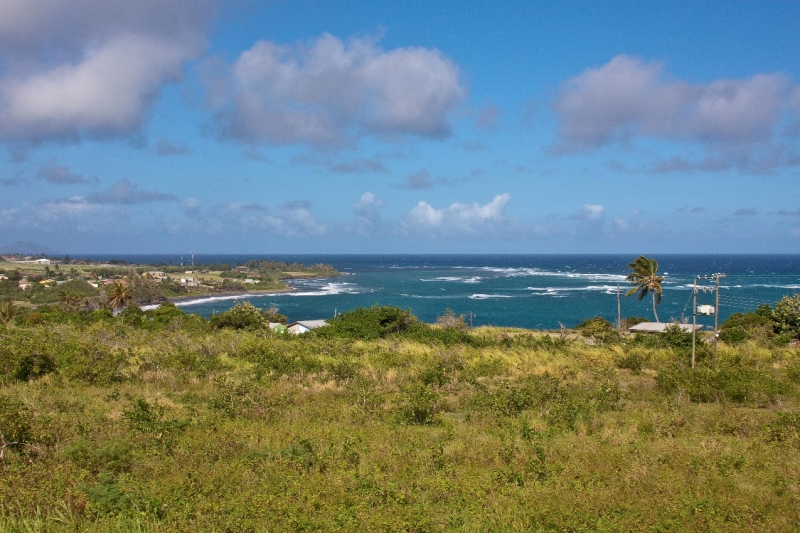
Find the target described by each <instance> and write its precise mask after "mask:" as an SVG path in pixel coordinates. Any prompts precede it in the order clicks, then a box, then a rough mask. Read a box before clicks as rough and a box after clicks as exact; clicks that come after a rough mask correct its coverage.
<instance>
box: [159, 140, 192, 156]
mask: <svg viewBox="0 0 800 533" xmlns="http://www.w3.org/2000/svg"><path fill="white" fill-rule="evenodd" d="M156 153H157V154H158V155H160V156H167V155H185V154H188V153H189V145H188V144H186V142H184V141H177V142H172V141H169V140H167V139H161V140H160V141H158V142H157V143H156Z"/></svg>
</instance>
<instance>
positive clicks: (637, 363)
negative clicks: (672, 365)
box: [614, 347, 650, 374]
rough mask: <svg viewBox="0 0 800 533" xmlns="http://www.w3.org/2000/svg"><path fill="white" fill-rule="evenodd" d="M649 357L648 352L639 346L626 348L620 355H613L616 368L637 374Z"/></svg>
mask: <svg viewBox="0 0 800 533" xmlns="http://www.w3.org/2000/svg"><path fill="white" fill-rule="evenodd" d="M649 359H650V354H649V353H648V352H647V351H646V350H642V349H640V348H637V347H634V348H626V350H625V352H624V353H623V354H622V355H621V356H616V357H614V364H616V365H617V368H624V369H627V370H630V371H631V372H633V373H634V374H639V373H641V371H642V370H643V369H644V365H645V364H646V363H647V361H648V360H649Z"/></svg>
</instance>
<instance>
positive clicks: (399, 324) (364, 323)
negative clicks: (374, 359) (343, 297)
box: [314, 305, 418, 340]
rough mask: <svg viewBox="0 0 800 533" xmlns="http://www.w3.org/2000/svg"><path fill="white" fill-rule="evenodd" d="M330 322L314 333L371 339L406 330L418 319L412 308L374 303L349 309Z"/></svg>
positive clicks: (322, 335) (323, 335) (325, 335)
mask: <svg viewBox="0 0 800 533" xmlns="http://www.w3.org/2000/svg"><path fill="white" fill-rule="evenodd" d="M328 323H329V324H330V325H329V326H328V327H324V328H319V329H316V330H314V334H315V335H317V336H320V337H338V338H344V339H361V340H369V339H378V338H381V337H386V336H387V335H390V334H392V333H399V332H402V331H406V330H407V329H409V328H410V327H411V326H413V325H415V324H417V323H418V321H417V317H415V316H414V315H413V314H411V310H410V309H406V310H403V309H401V308H399V307H391V306H378V305H373V306H372V307H369V308H366V307H359V308H357V309H353V310H352V311H347V312H346V313H342V314H341V315H339V316H337V317H336V318H334V319H333V320H330V321H329V322H328Z"/></svg>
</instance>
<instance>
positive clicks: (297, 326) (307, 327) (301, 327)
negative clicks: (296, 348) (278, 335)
mask: <svg viewBox="0 0 800 533" xmlns="http://www.w3.org/2000/svg"><path fill="white" fill-rule="evenodd" d="M327 325H328V322H326V321H325V320H300V321H298V322H293V323H292V324H290V325H289V327H288V328H286V329H287V330H288V332H289V333H291V334H292V335H302V334H303V333H308V332H309V331H311V330H312V329H317V328H321V327H324V326H327Z"/></svg>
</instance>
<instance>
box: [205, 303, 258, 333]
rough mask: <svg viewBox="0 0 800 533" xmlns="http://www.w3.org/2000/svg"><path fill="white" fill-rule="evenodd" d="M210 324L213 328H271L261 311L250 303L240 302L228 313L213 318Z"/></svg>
mask: <svg viewBox="0 0 800 533" xmlns="http://www.w3.org/2000/svg"><path fill="white" fill-rule="evenodd" d="M209 322H210V323H211V326H212V327H213V328H231V329H245V330H258V329H265V328H267V327H269V323H268V322H267V319H266V318H265V317H264V315H263V314H262V313H261V309H259V308H257V307H254V306H253V304H251V303H250V302H238V303H237V304H236V305H234V306H233V307H231V308H230V309H228V310H227V311H225V312H223V313H218V314H216V315H214V316H212V317H211V319H210V320H209Z"/></svg>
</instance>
